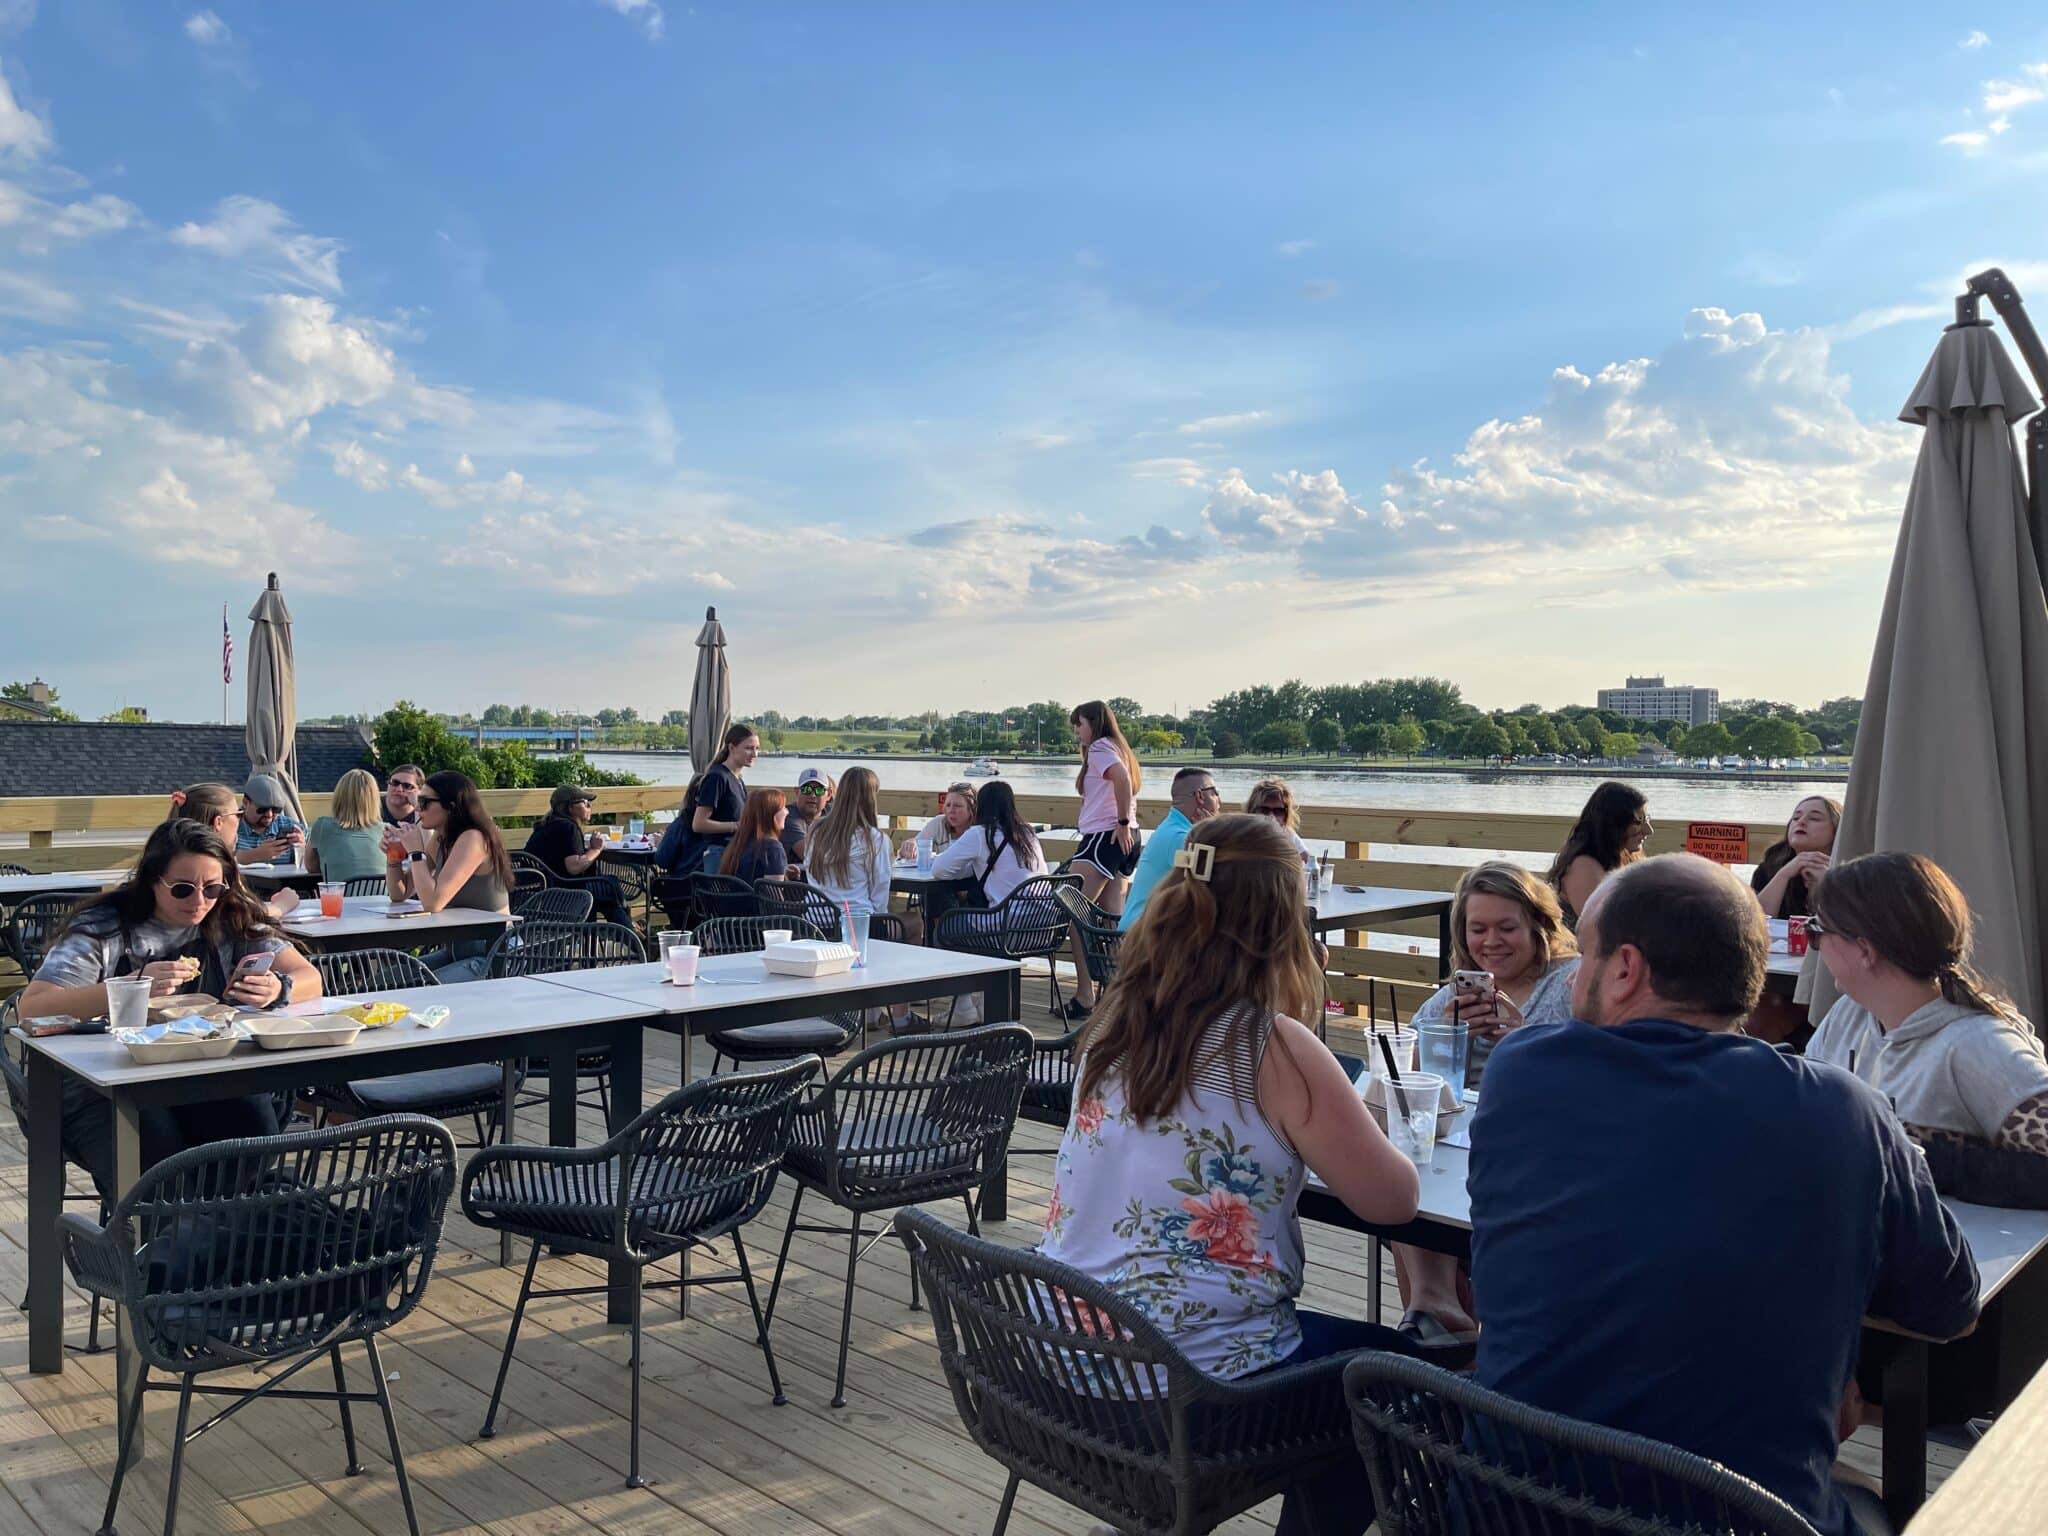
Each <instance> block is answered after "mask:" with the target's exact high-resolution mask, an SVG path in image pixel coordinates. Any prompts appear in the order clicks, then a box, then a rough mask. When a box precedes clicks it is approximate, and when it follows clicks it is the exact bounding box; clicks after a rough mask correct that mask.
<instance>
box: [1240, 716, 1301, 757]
mask: <svg viewBox="0 0 2048 1536" xmlns="http://www.w3.org/2000/svg"><path fill="white" fill-rule="evenodd" d="M1252 746H1253V747H1254V748H1255V749H1256V750H1258V751H1260V752H1270V753H1276V754H1279V753H1290V752H1300V751H1301V750H1303V749H1304V748H1305V747H1307V746H1308V730H1307V728H1306V727H1305V726H1303V725H1302V723H1301V722H1300V721H1299V720H1275V721H1274V722H1273V723H1272V724H1271V725H1264V726H1261V727H1260V728H1259V729H1258V731H1257V733H1256V734H1254V735H1253V737H1252Z"/></svg>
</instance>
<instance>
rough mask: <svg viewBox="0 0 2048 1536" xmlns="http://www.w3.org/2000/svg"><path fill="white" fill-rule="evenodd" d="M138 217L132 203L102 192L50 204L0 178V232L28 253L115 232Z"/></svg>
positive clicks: (39, 252) (40, 251)
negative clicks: (74, 200) (76, 199)
mask: <svg viewBox="0 0 2048 1536" xmlns="http://www.w3.org/2000/svg"><path fill="white" fill-rule="evenodd" d="M140 218H141V214H140V213H139V212H138V211H137V209H136V207H135V205H134V204H133V203H130V202H127V201H125V200H124V199H122V198H118V197H114V196H111V195H109V194H107V193H104V192H101V193H97V194H95V195H93V196H91V197H86V198H81V199H79V200H78V201H76V202H71V203H53V202H50V201H48V200H46V199H44V198H42V197H39V196H37V195H36V194H35V193H34V192H31V191H29V190H28V189H27V188H26V187H23V186H19V185H17V184H16V183H14V182H9V181H0V232H4V233H5V235H6V238H7V239H8V241H9V242H10V243H12V244H13V245H14V246H15V247H16V248H17V249H19V250H22V251H26V252H28V253H29V254H31V255H41V254H43V253H45V252H47V251H49V250H51V249H53V248H54V247H56V246H59V245H68V244H72V243H75V242H78V241H83V240H93V239H97V238H99V237H100V236H102V235H111V234H115V233H118V232H119V231H121V230H124V229H127V228H129V227H130V226H131V225H133V224H135V223H137V222H138V221H139V220H140Z"/></svg>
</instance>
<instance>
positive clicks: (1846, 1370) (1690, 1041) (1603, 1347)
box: [1470, 854, 1977, 1536]
mask: <svg viewBox="0 0 2048 1536" xmlns="http://www.w3.org/2000/svg"><path fill="white" fill-rule="evenodd" d="M1578 939H1579V948H1580V952H1581V954H1582V955H1583V959H1582V960H1581V961H1580V965H1579V972H1578V976H1577V979H1576V981H1575V983H1574V985H1573V992H1572V1011H1573V1013H1574V1015H1575V1020H1574V1022H1571V1023H1566V1024H1555V1025H1540V1026H1533V1027H1529V1028H1524V1029H1519V1030H1515V1031H1512V1032H1511V1033H1510V1034H1509V1035H1508V1036H1507V1038H1506V1039H1504V1040H1503V1041H1502V1042H1501V1044H1500V1046H1499V1048H1498V1049H1496V1050H1495V1052H1494V1053H1493V1057H1492V1059H1491V1060H1490V1061H1489V1062H1488V1063H1487V1068H1486V1091H1485V1092H1484V1093H1483V1094H1482V1095H1481V1096H1480V1101H1479V1109H1478V1111H1477V1113H1476V1114H1475V1115H1474V1116H1473V1125H1472V1160H1471V1175H1470V1188H1471V1194H1472V1288H1473V1292H1474V1295H1475V1296H1476V1298H1477V1301H1478V1307H1479V1313H1480V1316H1481V1318H1482V1321H1483V1326H1482V1329H1481V1332H1480V1336H1479V1361H1478V1378H1479V1380H1480V1381H1482V1382H1483V1383H1485V1384H1486V1385H1487V1386H1489V1387H1492V1388H1494V1389H1496V1390H1498V1391H1500V1392H1504V1393H1506V1394H1507V1395H1508V1396H1510V1397H1513V1398H1516V1399H1519V1400H1520V1401H1522V1402H1525V1403H1531V1404H1534V1405H1535V1406H1537V1407H1540V1408H1547V1409H1550V1410H1552V1411H1555V1412H1558V1413H1564V1414H1569V1415H1571V1416H1572V1417H1574V1418H1580V1419H1589V1420H1592V1421H1593V1422H1595V1423H1600V1424H1607V1425H1611V1426H1613V1427H1615V1428H1618V1429H1625V1430H1632V1431H1634V1432H1635V1433H1637V1434H1640V1435H1647V1436H1649V1437H1650V1438H1651V1439H1653V1440H1662V1441H1665V1442H1668V1443H1670V1444H1673V1445H1677V1446H1680V1447H1682V1448H1684V1449H1686V1450H1689V1451H1692V1452H1694V1453H1695V1454H1697V1455H1700V1456H1705V1457H1709V1458H1711V1459H1712V1460H1715V1461H1718V1462H1721V1463H1722V1464H1724V1465H1725V1466H1728V1467H1730V1468H1732V1469H1734V1470H1735V1471H1737V1472H1739V1473H1742V1474H1743V1475H1744V1476H1746V1477H1749V1478H1752V1479H1754V1480H1755V1481H1756V1482H1758V1483H1761V1484H1762V1485H1763V1486H1764V1487H1766V1488H1768V1489H1769V1490H1770V1491H1771V1492H1773V1493H1775V1494H1777V1495H1778V1497H1779V1498H1781V1499H1783V1500H1785V1502H1786V1503H1788V1504H1790V1505H1791V1506H1792V1507H1793V1508H1795V1509H1797V1510H1798V1511H1799V1512H1800V1513H1801V1514H1803V1515H1804V1516H1805V1517H1806V1518H1807V1519H1808V1520H1810V1521H1811V1522H1812V1523H1813V1524H1814V1525H1815V1526H1816V1527H1818V1528H1819V1529H1820V1530H1821V1531H1823V1532H1826V1533H1828V1536H1851V1533H1852V1532H1853V1531H1854V1529H1855V1526H1854V1524H1853V1522H1852V1519H1851V1516H1850V1513H1849V1510H1848V1507H1847V1505H1846V1504H1845V1502H1844V1499H1843V1496H1842V1493H1841V1491H1840V1490H1839V1489H1838V1488H1836V1487H1835V1486H1834V1484H1833V1483H1832V1481H1831V1476H1830V1474H1831V1470H1832V1468H1833V1465H1834V1461H1835V1453H1836V1449H1837V1443H1838V1437H1837V1434H1836V1424H1837V1419H1838V1415H1839V1411H1840V1408H1841V1404H1842V1399H1843V1394H1844V1391H1845V1390H1846V1388H1847V1387H1848V1385H1849V1381H1850V1378H1851V1376H1852V1374H1853V1372H1854V1370H1855V1367H1856V1357H1857V1349H1858V1344H1859V1339H1860V1335H1861V1324H1862V1319H1863V1317H1864V1316H1865V1315H1866V1314H1870V1315H1875V1316H1880V1317H1885V1318H1889V1319H1891V1320H1892V1321H1893V1322H1896V1323H1898V1324H1899V1325H1901V1326H1902V1327H1904V1328H1906V1329H1908V1330H1910V1331H1912V1332H1914V1333H1920V1334H1925V1335H1928V1336H1930V1337H1934V1338H1947V1337H1951V1336H1953V1335H1955V1334H1958V1333H1960V1332H1962V1331H1963V1330H1964V1329H1966V1328H1967V1327H1968V1326H1969V1325H1970V1323H1971V1321H1972V1320H1973V1319H1974V1318H1975V1316H1976V1312H1977V1266H1976V1263H1975V1261H1974V1260H1973V1259H1972V1257H1971V1255H1970V1251H1969V1246H1968V1244H1967V1243H1966V1242H1965V1241H1964V1239H1963V1236H1962V1234H1961V1233H1960V1232H1959V1231H1958V1230H1957V1228H1956V1225H1955V1222H1954V1220H1953V1219H1952V1218H1951V1217H1950V1216H1949V1214H1948V1212H1947V1211H1946V1210H1945V1209H1944V1208H1943V1207H1942V1204H1941V1202H1940V1200H1939V1198H1938V1197H1937V1196H1936V1194H1935V1190H1934V1183H1933V1180H1932V1179H1931V1178H1930V1177H1929V1176H1928V1173H1927V1167H1926V1162H1925V1160H1924V1159H1923V1158H1922V1156H1921V1155H1920V1153H1919V1151H1918V1150H1917V1149H1916V1148H1915V1147H1914V1146H1913V1144H1912V1143H1911V1142H1910V1141H1908V1140H1907V1138H1906V1135H1905V1132H1904V1131H1903V1130H1902V1129H1901V1128H1900V1126H1899V1124H1898V1121H1897V1118H1896V1117H1895V1116H1893V1115H1892V1113H1891V1112H1890V1109H1889V1108H1888V1106H1887V1105H1886V1104H1885V1102H1884V1100H1883V1099H1882V1098H1880V1097H1879V1096H1878V1095H1877V1094H1876V1093H1875V1092H1873V1091H1872V1090H1871V1089H1870V1088H1868V1087H1867V1086H1865V1085H1864V1084H1863V1083H1860V1082H1858V1081H1856V1080H1855V1079H1854V1078H1852V1077H1850V1076H1849V1075H1848V1074H1847V1073H1845V1072H1841V1071H1838V1070H1837V1069H1835V1068H1833V1067H1828V1066H1821V1065H1818V1064H1815V1063H1810V1062H1806V1061H1803V1060H1800V1059H1798V1058H1795V1057H1788V1056H1781V1055H1779V1054H1778V1053H1777V1052H1776V1051H1774V1050H1773V1049H1771V1047H1770V1046H1768V1045H1765V1044H1764V1043H1763V1042H1761V1041H1758V1040H1751V1039H1749V1038H1748V1037H1746V1036H1744V1035H1743V1034H1741V1033H1740V1025H1741V1024H1742V1021H1743V1020H1744V1019H1745V1018H1746V1017H1747V1016H1748V1014H1749V1012H1750V1010H1751V1009H1752V1008H1753V1007H1754V1006H1755V1004H1756V1000H1757V997H1758V994H1759V993H1760V991H1761V990H1762V985H1763V976H1764V961H1765V957H1766V955H1767V954H1768V952H1769V936H1768V932H1767V930H1766V928H1765V925H1764V920H1763V914H1762V911H1761V909H1760V908H1759V907H1758V906H1757V904H1756V901H1755V898H1754V897H1752V896H1751V895H1750V893H1749V892H1748V891H1747V890H1746V889H1744V888H1743V887H1742V886H1741V885H1740V884H1738V883H1737V882H1736V881H1735V880H1734V878H1733V877H1732V876H1731V875H1730V874H1729V873H1728V872H1727V871H1726V870H1723V869H1721V868H1720V867H1719V866H1717V865H1713V864H1709V863H1707V862H1706V861H1705V860H1703V859H1696V858H1693V857H1692V856H1690V855H1679V854H1673V855H1668V856H1666V857H1662V858H1655V859H1649V860H1646V861H1644V862H1642V863H1639V864H1635V865H1631V866H1629V867H1628V868H1626V869H1623V870H1622V871H1620V872H1619V873H1617V874H1614V875H1612V876H1609V877H1608V879H1606V880H1605V881H1603V882H1602V883H1601V885H1600V887H1599V889H1598V890H1597V891H1596V892H1595V893H1594V895H1593V898H1592V899H1591V900H1590V901H1589V902H1588V903H1587V905H1586V910H1585V912H1584V913H1583V914H1582V915H1581V917H1580V919H1579V929H1578ZM1579 1021H1584V1022H1579Z"/></svg>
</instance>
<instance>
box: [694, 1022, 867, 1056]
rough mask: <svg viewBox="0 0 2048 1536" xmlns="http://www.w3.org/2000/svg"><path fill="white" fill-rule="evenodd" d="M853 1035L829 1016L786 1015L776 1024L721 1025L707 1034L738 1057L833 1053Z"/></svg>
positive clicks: (731, 1054) (715, 1043)
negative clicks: (825, 1017) (792, 1016)
mask: <svg viewBox="0 0 2048 1536" xmlns="http://www.w3.org/2000/svg"><path fill="white" fill-rule="evenodd" d="M851 1037H852V1031H850V1030H848V1029H845V1028H843V1027H842V1026H840V1025H838V1024H835V1023H833V1022H832V1021H831V1020H830V1019H784V1020H782V1021H781V1022H780V1023H777V1024H749V1025H747V1026H746V1027H744V1028H742V1029H722V1030H720V1031H718V1032H717V1033H716V1034H713V1035H709V1036H707V1037H706V1038H707V1039H709V1040H710V1042H711V1044H712V1046H713V1047H714V1048H715V1049H717V1050H720V1051H723V1052H724V1053H725V1054H726V1055H728V1056H730V1057H732V1058H733V1059H734V1060H735V1061H747V1060H762V1059H769V1058H773V1057H779V1056H801V1055H803V1054H804V1053H805V1052H807V1051H816V1052H817V1053H818V1054H819V1055H821V1056H830V1055H831V1054H832V1053H833V1052H835V1051H837V1050H838V1049H839V1048H840V1047H841V1046H843V1045H845V1044H846V1042H847V1041H848V1040H849V1039H850V1038H851Z"/></svg>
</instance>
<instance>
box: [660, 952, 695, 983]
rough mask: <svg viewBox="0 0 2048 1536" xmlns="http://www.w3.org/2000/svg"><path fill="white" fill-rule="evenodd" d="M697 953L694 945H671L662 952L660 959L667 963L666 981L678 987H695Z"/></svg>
mask: <svg viewBox="0 0 2048 1536" xmlns="http://www.w3.org/2000/svg"><path fill="white" fill-rule="evenodd" d="M699 953H701V951H700V950H699V949H698V948H697V946H696V945H695V944H673V945H670V946H669V948H667V949H666V950H664V951H662V959H663V960H665V961H667V962H668V979H669V980H670V981H672V982H674V983H675V984H676V985H677V986H679V987H694V986H695V985H697V956H698V955H699Z"/></svg>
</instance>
